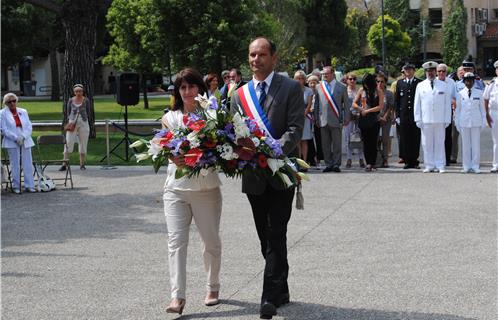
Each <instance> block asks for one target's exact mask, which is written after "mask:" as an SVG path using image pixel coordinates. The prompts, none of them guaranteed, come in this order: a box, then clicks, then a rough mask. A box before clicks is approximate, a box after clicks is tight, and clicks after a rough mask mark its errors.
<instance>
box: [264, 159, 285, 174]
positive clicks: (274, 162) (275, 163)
mask: <svg viewBox="0 0 498 320" xmlns="http://www.w3.org/2000/svg"><path fill="white" fill-rule="evenodd" d="M284 165H285V162H284V160H281V159H273V158H268V166H269V167H270V169H271V171H272V172H273V174H275V172H277V171H278V170H280V168H282V167H283V166H284Z"/></svg>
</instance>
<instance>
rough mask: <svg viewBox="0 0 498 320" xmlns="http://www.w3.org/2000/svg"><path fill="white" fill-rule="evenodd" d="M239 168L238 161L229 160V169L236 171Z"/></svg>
mask: <svg viewBox="0 0 498 320" xmlns="http://www.w3.org/2000/svg"><path fill="white" fill-rule="evenodd" d="M235 167H237V160H228V161H227V168H228V169H235Z"/></svg>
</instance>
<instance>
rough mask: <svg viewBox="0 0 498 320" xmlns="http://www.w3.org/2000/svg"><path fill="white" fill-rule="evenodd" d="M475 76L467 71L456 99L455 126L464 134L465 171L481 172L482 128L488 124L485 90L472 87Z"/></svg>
mask: <svg viewBox="0 0 498 320" xmlns="http://www.w3.org/2000/svg"><path fill="white" fill-rule="evenodd" d="M474 79H475V76H474V74H473V73H471V72H467V73H465V75H464V76H463V80H464V83H465V88H463V89H462V90H460V91H459V92H458V94H457V99H456V104H457V106H456V110H455V126H456V127H457V130H458V131H459V132H460V135H461V136H462V163H463V170H462V172H463V173H468V172H474V173H480V172H481V170H479V161H480V154H481V150H480V143H481V130H482V128H484V127H485V126H486V111H485V109H484V97H483V91H482V90H480V89H476V88H475V87H472V86H473V85H474Z"/></svg>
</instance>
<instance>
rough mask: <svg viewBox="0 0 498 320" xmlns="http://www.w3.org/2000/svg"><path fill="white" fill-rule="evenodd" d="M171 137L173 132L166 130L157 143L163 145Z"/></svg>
mask: <svg viewBox="0 0 498 320" xmlns="http://www.w3.org/2000/svg"><path fill="white" fill-rule="evenodd" d="M172 138H173V132H171V131H168V133H166V135H165V136H164V137H162V138H160V139H159V144H160V145H161V146H162V147H164V146H165V145H167V144H168V142H169V141H170V140H171V139H172Z"/></svg>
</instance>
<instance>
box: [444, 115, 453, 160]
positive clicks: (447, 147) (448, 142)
mask: <svg viewBox="0 0 498 320" xmlns="http://www.w3.org/2000/svg"><path fill="white" fill-rule="evenodd" d="M452 131H453V124H451V123H450V125H449V126H448V127H446V131H445V133H444V151H445V154H446V165H447V166H449V165H450V160H451V147H452V145H453V141H452V137H451V132H452Z"/></svg>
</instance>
